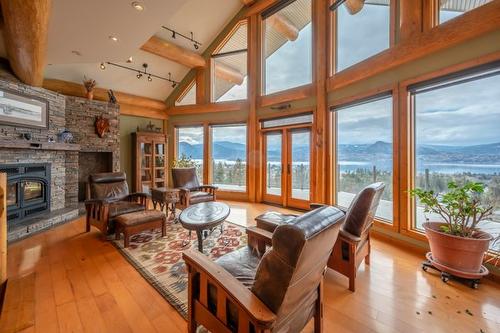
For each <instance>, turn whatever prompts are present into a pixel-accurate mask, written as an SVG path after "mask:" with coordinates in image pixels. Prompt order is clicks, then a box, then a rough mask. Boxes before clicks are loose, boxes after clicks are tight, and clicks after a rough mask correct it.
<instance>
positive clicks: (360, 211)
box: [328, 182, 385, 291]
mask: <svg viewBox="0 0 500 333" xmlns="http://www.w3.org/2000/svg"><path fill="white" fill-rule="evenodd" d="M384 189H385V184H384V183H380V182H379V183H374V184H371V185H368V186H367V187H365V188H364V189H362V190H361V191H360V192H359V193H358V194H357V195H356V197H355V198H354V200H353V201H352V202H351V205H350V207H349V209H347V210H346V211H345V213H346V218H345V223H344V225H343V226H342V229H341V230H340V235H339V238H338V239H337V242H336V243H335V246H334V250H333V253H332V255H331V257H330V259H329V260H328V267H330V268H332V269H334V270H336V271H337V272H339V273H341V274H342V275H345V276H347V277H348V278H349V290H351V291H355V290H356V273H357V271H358V267H359V265H361V263H362V262H363V259H364V260H365V264H367V265H369V264H370V251H371V245H370V229H371V227H372V226H373V218H374V217H375V213H376V212H377V208H378V205H379V203H380V198H381V197H382V193H383V192H384Z"/></svg>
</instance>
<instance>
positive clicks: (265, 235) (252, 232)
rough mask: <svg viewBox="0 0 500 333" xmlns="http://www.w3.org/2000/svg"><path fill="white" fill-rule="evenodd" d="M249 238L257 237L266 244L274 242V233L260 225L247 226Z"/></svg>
mask: <svg viewBox="0 0 500 333" xmlns="http://www.w3.org/2000/svg"><path fill="white" fill-rule="evenodd" d="M246 231H247V235H248V238H251V237H253V238H255V239H257V240H262V241H264V242H265V243H266V245H272V244H273V233H272V232H269V231H267V230H264V229H261V228H258V227H248V228H247V230H246Z"/></svg>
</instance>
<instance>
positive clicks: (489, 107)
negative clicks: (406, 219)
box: [410, 67, 500, 234]
mask: <svg viewBox="0 0 500 333" xmlns="http://www.w3.org/2000/svg"><path fill="white" fill-rule="evenodd" d="M499 87H500V67H497V68H495V69H493V70H492V69H487V70H481V71H480V72H476V73H475V74H464V75H462V76H459V77H455V78H448V79H443V80H442V81H439V82H437V83H436V82H434V83H431V84H425V83H424V84H421V85H416V86H413V87H410V92H411V96H412V98H413V102H414V103H413V105H414V110H413V111H414V117H415V125H414V126H415V128H414V131H415V149H414V151H415V152H416V156H415V178H414V183H415V186H416V187H420V188H424V189H429V190H434V191H435V192H436V193H444V192H446V190H447V184H448V182H450V181H455V182H458V183H459V184H463V183H464V182H465V181H475V182H481V183H484V184H485V185H486V186H487V191H486V195H487V198H488V200H489V201H491V203H492V204H493V205H494V206H495V210H494V214H493V216H492V218H491V221H489V222H485V223H483V225H482V226H481V227H482V228H484V229H487V230H488V231H489V232H491V233H492V234H498V233H499V231H500V130H499V128H500V127H499V124H500V94H499ZM415 216H416V218H415V221H416V225H415V227H416V228H417V229H422V223H423V222H425V220H426V218H429V219H437V220H439V217H437V216H429V215H426V214H425V213H424V211H423V208H422V207H421V206H420V205H419V204H418V203H417V206H416V211H415Z"/></svg>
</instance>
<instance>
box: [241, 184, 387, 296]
mask: <svg viewBox="0 0 500 333" xmlns="http://www.w3.org/2000/svg"><path fill="white" fill-rule="evenodd" d="M384 189H385V184H384V183H382V182H378V183H373V184H371V185H368V186H366V187H365V188H363V189H362V190H361V191H360V192H359V193H358V194H357V195H356V197H355V198H354V200H353V201H352V202H351V205H350V206H349V208H348V209H344V208H341V207H337V208H338V209H340V210H342V211H343V212H344V213H345V214H346V219H345V223H344V225H343V226H342V228H341V230H340V235H339V237H338V239H337V241H336V243H335V246H334V250H333V253H332V256H331V257H330V259H329V260H328V267H329V268H331V269H333V270H336V271H337V272H339V273H341V274H343V275H345V276H346V277H348V278H349V290H351V291H355V290H356V273H357V270H358V267H359V265H360V264H361V263H362V262H363V259H364V260H365V263H366V264H367V265H369V264H370V251H371V245H370V229H371V227H372V225H373V219H374V217H375V213H376V212H377V208H378V205H379V203H380V198H381V197H382V193H383V192H384ZM322 206H323V205H322V204H311V209H313V210H314V209H317V208H319V207H322ZM295 216H296V215H294V214H282V213H278V212H266V213H264V214H262V215H259V216H257V217H256V218H255V221H256V222H257V228H256V229H257V230H264V231H267V232H274V230H275V229H276V228H277V227H278V226H279V225H282V224H288V223H291V222H292V221H293V220H294V218H295ZM259 235H260V234H259V233H258V232H255V233H254V234H252V235H250V237H249V239H248V243H249V244H251V245H252V246H253V247H255V248H256V249H258V251H259V252H260V253H263V252H265V250H266V246H268V245H270V244H269V243H268V242H266V240H265V239H264V238H262V237H259Z"/></svg>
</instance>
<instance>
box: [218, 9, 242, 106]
mask: <svg viewBox="0 0 500 333" xmlns="http://www.w3.org/2000/svg"><path fill="white" fill-rule="evenodd" d="M245 24H246V26H247V49H246V50H247V52H246V54H247V77H249V76H250V71H249V70H250V68H249V60H248V55H249V49H250V45H249V44H250V36H249V35H250V19H249V18H248V17H245V18H243V19H241V20H239V21H238V22H236V24H235V25H234V26H233V27H232V28H231V30H230V31H229V32H228V33H227V35H226V36H225V37H224V38H223V39H222V41H221V42H220V43H219V45H217V47H216V48H215V49H214V51H213V52H212V54H211V56H210V87H209V96H210V104H221V103H238V102H240V103H241V102H246V101H248V100H249V96H250V94H249V92H248V86H249V84H248V80H247V97H246V98H244V99H238V100H230V101H221V102H217V101H215V100H214V96H213V93H214V84H215V79H214V76H215V71H214V66H215V63H214V60H215V58H213V57H212V56H214V55H217V54H218V53H219V52H220V50H221V49H222V48H223V47H224V46H225V45H226V43H227V42H228V41H229V40H230V39H231V38H232V37H233V35H234V34H235V33H236V31H238V29H239V28H240V27H241V26H242V25H245Z"/></svg>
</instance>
